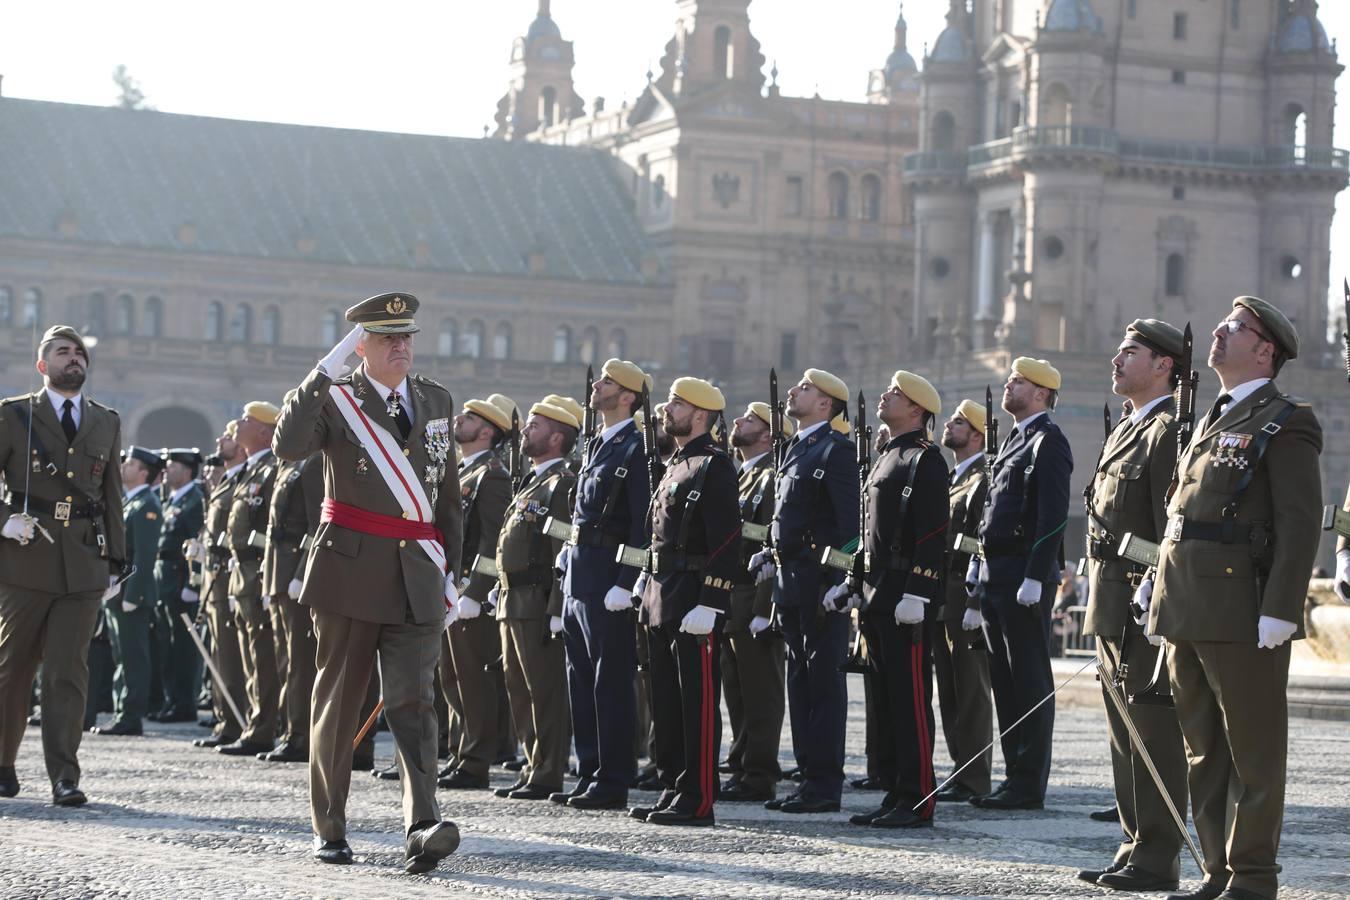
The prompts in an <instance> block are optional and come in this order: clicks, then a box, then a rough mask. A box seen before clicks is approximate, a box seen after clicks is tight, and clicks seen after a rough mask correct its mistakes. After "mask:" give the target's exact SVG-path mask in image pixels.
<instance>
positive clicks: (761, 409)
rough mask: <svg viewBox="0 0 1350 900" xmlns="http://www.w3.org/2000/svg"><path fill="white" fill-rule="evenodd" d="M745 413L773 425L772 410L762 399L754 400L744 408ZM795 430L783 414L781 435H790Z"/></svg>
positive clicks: (790, 421) (795, 427)
mask: <svg viewBox="0 0 1350 900" xmlns="http://www.w3.org/2000/svg"><path fill="white" fill-rule="evenodd" d="M745 413H746V415H750V416H757V417H758V418H760V419H762V420H763V421H764V424H765V425H768V426H769V427H770V428H772V427H773V410H771V409H769V404H767V403H765V402H763V401H762V400H756V401H755V402H754V403H751V404H750V405H749V406H747V407H746V408H745ZM796 430H797V426H796V425H795V424H793V422H792V420H791V419H789V418H788V417H787V416H783V437H792V435H793V433H794V432H795V431H796Z"/></svg>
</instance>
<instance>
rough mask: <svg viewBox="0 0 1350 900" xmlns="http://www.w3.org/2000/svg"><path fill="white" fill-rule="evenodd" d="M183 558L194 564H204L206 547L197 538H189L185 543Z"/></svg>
mask: <svg viewBox="0 0 1350 900" xmlns="http://www.w3.org/2000/svg"><path fill="white" fill-rule="evenodd" d="M183 556H184V558H186V559H189V560H193V561H194V562H204V561H205V560H206V547H205V545H203V544H202V542H201V541H199V540H197V539H196V538H188V539H187V540H186V541H184V542H183Z"/></svg>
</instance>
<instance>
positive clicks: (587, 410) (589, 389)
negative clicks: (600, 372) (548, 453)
mask: <svg viewBox="0 0 1350 900" xmlns="http://www.w3.org/2000/svg"><path fill="white" fill-rule="evenodd" d="M581 396H583V397H585V398H586V403H585V405H584V406H583V407H582V414H581V467H582V468H583V469H584V468H586V464H587V463H588V462H590V461H591V438H593V437H595V410H594V409H592V408H591V401H592V400H594V399H595V369H594V368H593V367H591V366H587V367H586V389H585V390H584V391H582V394H581Z"/></svg>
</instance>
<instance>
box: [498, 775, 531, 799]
mask: <svg viewBox="0 0 1350 900" xmlns="http://www.w3.org/2000/svg"><path fill="white" fill-rule="evenodd" d="M525 784H526V782H525V779H524V778H517V779H516V783H515V784H513V785H511V786H510V787H499V788H497V789H496V790H494V791H493V792H492V794H493V796H495V797H501V798H503V799H505V798H506V797H510V796H511V795H512V794H513V793H515V792H516V791H518V790H520V789H521V788H523V787H524V786H525Z"/></svg>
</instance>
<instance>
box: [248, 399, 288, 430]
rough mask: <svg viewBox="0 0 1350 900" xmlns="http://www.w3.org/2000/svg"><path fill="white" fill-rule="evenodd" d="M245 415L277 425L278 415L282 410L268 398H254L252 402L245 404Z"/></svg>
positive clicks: (264, 422) (257, 420)
mask: <svg viewBox="0 0 1350 900" xmlns="http://www.w3.org/2000/svg"><path fill="white" fill-rule="evenodd" d="M244 415H245V416H248V417H249V418H250V419H253V420H254V421H255V422H261V423H263V424H264V425H275V424H277V416H279V415H281V410H279V409H277V408H276V407H275V406H273V405H272V404H271V403H268V402H267V401H266V400H254V401H253V402H252V403H245V404H244Z"/></svg>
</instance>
